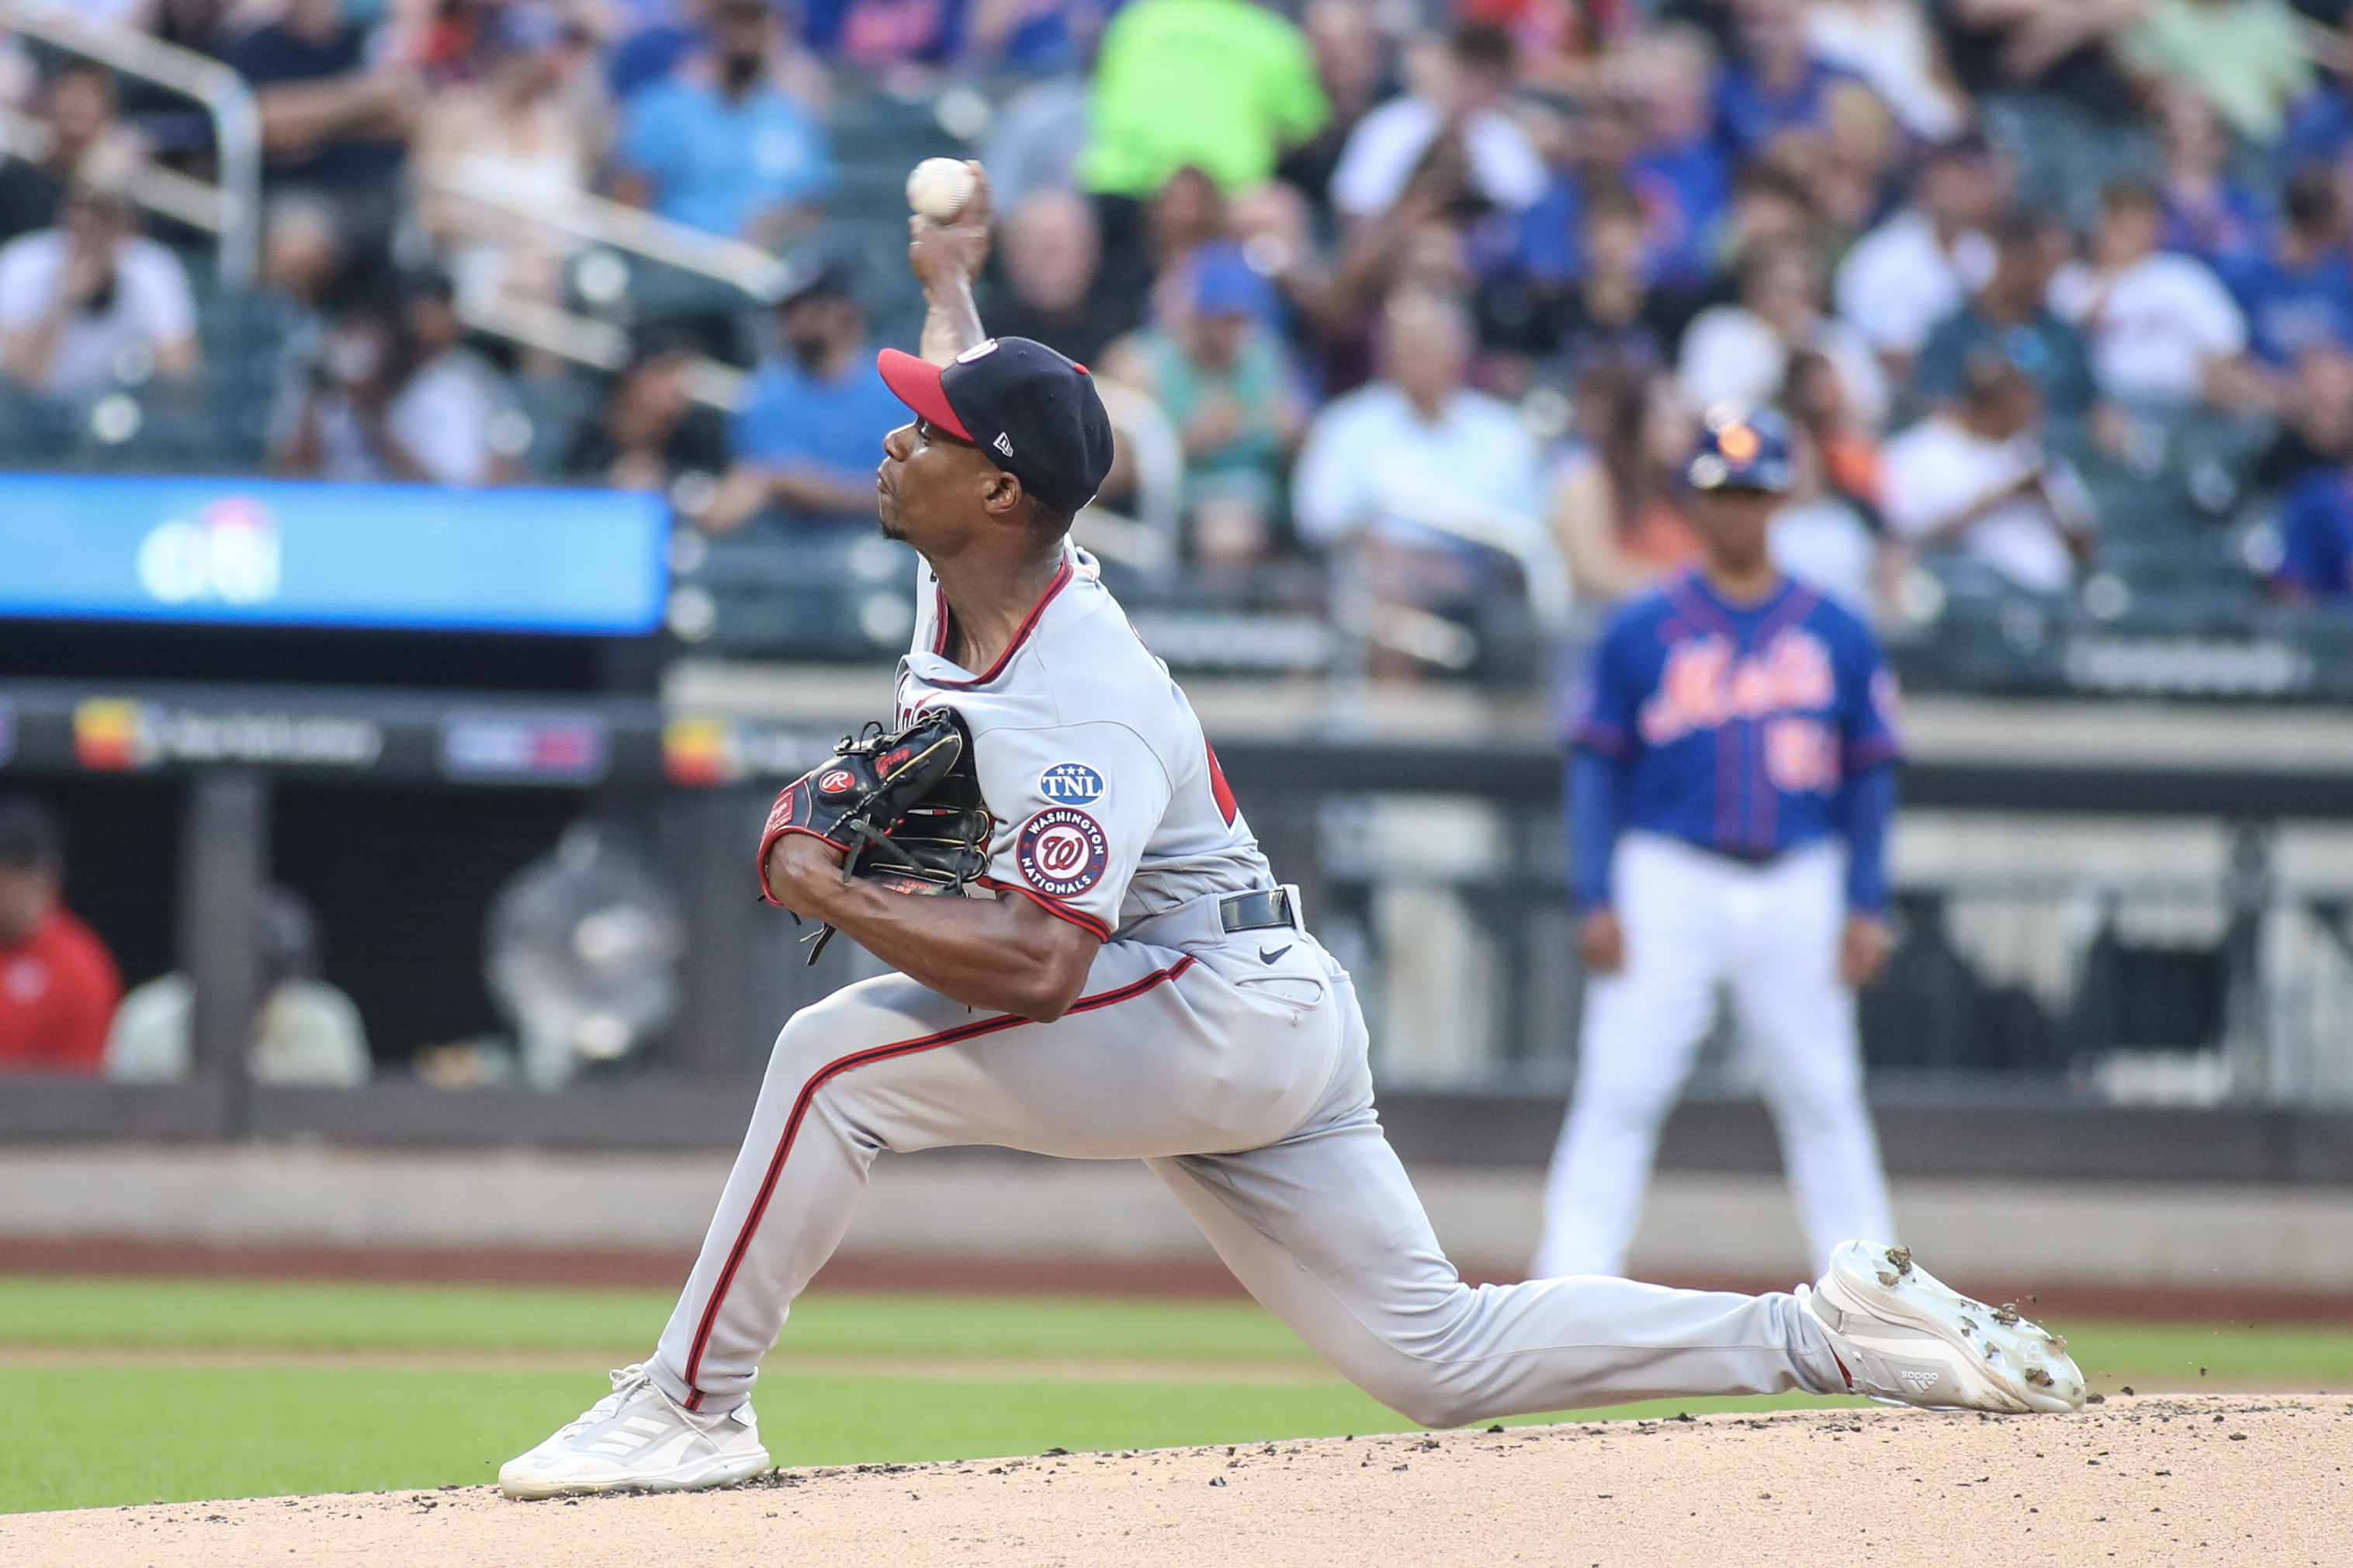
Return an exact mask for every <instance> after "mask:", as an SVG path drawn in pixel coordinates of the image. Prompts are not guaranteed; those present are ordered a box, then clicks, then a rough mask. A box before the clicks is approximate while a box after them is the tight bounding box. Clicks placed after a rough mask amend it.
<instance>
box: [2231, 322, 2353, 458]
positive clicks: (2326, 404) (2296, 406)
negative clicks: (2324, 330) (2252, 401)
mask: <svg viewBox="0 0 2353 1568" xmlns="http://www.w3.org/2000/svg"><path fill="white" fill-rule="evenodd" d="M2278 401H2279V431H2278V434H2276V435H2275V436H2274V437H2272V440H2271V444H2270V445H2269V446H2267V447H2264V449H2263V455H2262V456H2261V457H2260V458H2257V459H2256V460H2255V465H2254V470H2253V476H2252V477H2253V479H2254V482H2255V484H2256V486H2257V487H2258V488H2259V489H2264V490H2274V491H2275V490H2279V489H2284V488H2285V487H2287V486H2289V485H2291V484H2293V483H2294V482H2295V481H2296V480H2297V479H2302V478H2303V477H2304V476H2305V475H2306V474H2308V473H2310V472H2311V471H2312V470H2313V469H2315V468H2334V467H2336V466H2337V465H2338V464H2340V463H2347V462H2353V350H2348V349H2345V348H2343V347H2340V346H2338V345H2336V344H2333V343H2329V344H2323V345H2321V346H2319V347H2317V348H2311V349H2306V351H2305V352H2304V353H2301V354H2299V355H2297V356H2296V362H2295V369H2294V370H2293V371H2292V372H2290V373H2289V374H2288V377H2287V379H2286V382H2285V384H2284V388H2283V392H2282V395H2281V396H2280V398H2279V400H2278Z"/></svg>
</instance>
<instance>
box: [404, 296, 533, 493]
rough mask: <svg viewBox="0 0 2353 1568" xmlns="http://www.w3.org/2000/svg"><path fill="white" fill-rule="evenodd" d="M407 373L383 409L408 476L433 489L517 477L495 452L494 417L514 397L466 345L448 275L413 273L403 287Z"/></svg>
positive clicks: (496, 429) (506, 458)
mask: <svg viewBox="0 0 2353 1568" xmlns="http://www.w3.org/2000/svg"><path fill="white" fill-rule="evenodd" d="M400 327H401V332H400V337H401V341H402V343H403V346H404V350H405V355H404V357H405V358H406V361H407V374H406V378H405V379H404V380H403V382H402V383H401V384H400V387H399V390H398V391H397V392H396V393H395V394H394V395H393V398H392V401H391V403H390V405H388V406H387V408H386V410H385V423H386V428H387V430H388V432H389V433H390V435H391V436H392V437H393V439H394V441H395V442H396V443H397V445H398V448H399V450H400V451H401V452H402V453H404V454H405V455H406V458H408V466H409V467H411V468H413V469H414V470H415V471H414V472H413V473H410V474H405V475H402V476H400V477H403V478H417V479H425V480H426V481H427V482H428V483H431V484H437V485H490V484H503V483H507V482H510V481H512V479H514V478H515V477H516V471H515V466H514V462H513V459H512V456H511V455H509V454H507V453H505V452H501V450H500V449H499V441H500V437H501V430H500V422H499V416H500V415H501V414H502V413H505V412H507V411H508V410H510V409H511V408H512V405H513V398H512V394H511V393H510V391H509V389H508V387H507V385H506V383H505V380H504V378H503V377H501V375H500V374H499V373H498V371H497V370H496V369H495V368H494V367H492V365H491V363H490V362H489V361H487V360H485V359H484V358H482V356H481V355H480V354H478V353H475V352H474V351H473V350H472V349H470V348H468V347H467V346H466V345H465V343H464V342H463V341H462V340H463V338H464V335H465V334H464V329H463V327H462V326H461V325H460V324H459V320H458V310H457V294H456V289H455V287H454V286H453V285H452V284H451V282H450V280H449V279H448V275H447V274H445V273H442V272H439V271H437V270H430V269H427V270H423V271H419V272H417V273H413V274H411V275H410V277H409V278H408V279H406V283H405V285H404V287H403V289H402V298H401V310H400Z"/></svg>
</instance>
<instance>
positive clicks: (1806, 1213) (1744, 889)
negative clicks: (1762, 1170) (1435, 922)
mask: <svg viewBox="0 0 2353 1568" xmlns="http://www.w3.org/2000/svg"><path fill="white" fill-rule="evenodd" d="M1843 872H1844V861H1843V859H1842V857H1841V854H1840V851H1839V850H1838V848H1837V847H1835V846H1834V845H1831V844H1828V843H1825V844H1820V845H1815V846H1811V847H1808V848H1804V849H1799V850H1795V851H1792V852H1791V853H1789V854H1788V855H1785V856H1783V857H1782V858H1779V859H1778V860H1776V861H1774V862H1772V863H1771V864H1769V865H1766V866H1761V867H1749V866H1744V865H1741V864H1740V863H1738V862H1737V861H1733V860H1727V859H1725V858H1723V857H1721V856H1716V855H1710V854H1708V853H1706V852H1705V851H1704V850H1701V849H1696V848H1694V847H1692V846H1690V845H1688V844H1684V843H1682V842H1681V841H1679V840H1676V839H1672V838H1667V837H1661V836H1658V835H1654V834H1647V833H1629V834H1627V835H1626V836H1624V837H1622V838H1620V840H1619V843H1618V851H1617V858H1616V861H1615V863H1614V864H1613V866H1612V868H1611V879H1612V882H1613V885H1614V887H1615V889H1616V894H1615V898H1614V900H1613V903H1614V907H1615V908H1616V910H1617V911H1618V920H1619V923H1620V927H1621V928H1622V929H1623V931H1624V932H1625V937H1626V966H1625V968H1624V969H1622V970H1620V972H1619V973H1616V974H1608V975H1595V976H1594V977H1593V979H1592V981H1591V982H1590V984H1588V986H1587V988H1586V993H1585V1023H1584V1029H1583V1032H1582V1034H1581V1035H1580V1036H1579V1038H1578V1047H1577V1088H1576V1095H1575V1098H1574V1099H1573V1100H1572V1101H1571V1102H1570V1107H1569V1113H1568V1121H1567V1124H1566V1125H1565V1126H1564V1127H1563V1128H1562V1129H1561V1135H1560V1144H1559V1147H1558V1148H1557V1149H1556V1150H1555V1152H1554V1153H1553V1162H1552V1171H1551V1173H1550V1175H1549V1177H1548V1178H1547V1180H1546V1184H1545V1221H1544V1240H1543V1243H1542V1245H1541V1246H1540V1247H1538V1249H1537V1252H1536V1257H1535V1262H1534V1263H1533V1264H1532V1265H1531V1266H1530V1268H1529V1273H1530V1274H1531V1275H1532V1276H1534V1277H1535V1278H1537V1279H1553V1278H1557V1277H1560V1276H1564V1275H1572V1274H1622V1273H1624V1272H1625V1270H1626V1249H1627V1247H1628V1246H1629V1245H1630V1243H1631V1242H1632V1241H1633V1238H1634V1227H1635V1224H1636V1222H1637V1221H1638V1220H1639V1219H1640V1218H1641V1212H1642V1194H1643V1192H1644V1190H1645V1189H1646V1188H1648V1187H1649V1185H1650V1182H1651V1163H1652V1162H1653V1161H1654V1160H1655V1159H1656V1158H1657V1155H1658V1150H1659V1128H1660V1126H1661V1124H1662V1123H1663V1122H1664V1121H1666V1119H1667V1112H1668V1111H1669V1110H1672V1109H1673V1108H1674V1103H1675V1097H1676V1095H1677V1094H1679V1093H1680V1092H1681V1091H1682V1089H1683V1079H1686V1078H1688V1077H1689V1076H1691V1069H1692V1063H1693V1061H1694V1059H1695V1058H1697V1056H1698V1054H1699V1047H1700V1042H1701V1041H1702V1040H1703V1039H1704V1037H1706V1034H1707V1029H1708V1025H1709V1024H1710V1023H1711V1022H1712V1021H1713V1020H1714V1018H1715V988H1716V986H1717V985H1718V984H1728V985H1730V987H1731V989H1732V997H1733V1003H1734V1008H1735V1011H1736V1015H1737V1016H1738V1019H1739V1022H1740V1025H1741V1027H1742V1029H1743V1031H1744V1033H1745V1037H1746V1039H1747V1040H1748V1042H1749V1043H1750V1045H1751V1046H1752V1047H1753V1048H1754V1049H1755V1050H1756V1052H1757V1056H1758V1058H1760V1065H1761V1066H1762V1068H1764V1073H1765V1080H1764V1091H1765V1103H1766V1105H1767V1107H1768V1108H1769V1109H1770V1110H1772V1113H1773V1121H1774V1124H1775V1125H1776V1127H1778V1129H1779V1131H1780V1134H1781V1160H1782V1163H1783V1164H1784V1165H1786V1166H1787V1167H1788V1172H1789V1185H1790V1189H1791V1191H1792V1193H1793V1194H1794V1195H1795V1197H1796V1198H1797V1203H1798V1215H1799V1220H1800V1222H1801V1223H1802V1224H1803V1225H1804V1226H1805V1231H1806V1241H1807V1244H1808V1246H1809V1247H1811V1249H1812V1251H1813V1256H1814V1264H1815V1267H1816V1268H1817V1270H1820V1269H1822V1268H1828V1267H1829V1264H1830V1255H1831V1248H1832V1247H1836V1246H1838V1245H1839V1244H1840V1243H1841V1242H1842V1241H1856V1240H1862V1241H1882V1242H1889V1241H1894V1239H1895V1226H1894V1218H1893V1216H1892V1215H1890V1213H1889V1210H1888V1204H1887V1178H1886V1176H1885V1174H1884V1173H1883V1172H1882V1170H1881V1169H1880V1163H1879V1141H1878V1138H1877V1136H1876V1135H1875V1134H1874V1133H1873V1130H1872V1125H1871V1114H1870V1111H1869V1110H1868V1108H1867V1107H1866V1106H1865V1105H1864V1103H1863V1098H1862V1042H1861V1040H1860V1038H1859V1037H1858V1036H1857V1035H1856V1032H1855V1021H1854V993H1853V992H1852V990H1850V989H1849V988H1848V987H1847V986H1846V984H1844V983H1843V982H1842V981H1841V980H1840V978H1839V973H1838V962H1839V942H1840V932H1841V929H1842V928H1843V926H1844V924H1845V921H1846V894H1845V890H1844V889H1843V887H1842V886H1841V883H1842V881H1843Z"/></svg>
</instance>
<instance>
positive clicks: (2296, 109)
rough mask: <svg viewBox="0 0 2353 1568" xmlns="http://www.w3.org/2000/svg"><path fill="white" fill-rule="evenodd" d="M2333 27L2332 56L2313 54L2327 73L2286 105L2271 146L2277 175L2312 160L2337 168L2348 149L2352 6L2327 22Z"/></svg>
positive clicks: (2352, 123)
mask: <svg viewBox="0 0 2353 1568" xmlns="http://www.w3.org/2000/svg"><path fill="white" fill-rule="evenodd" d="M2316 20H2321V21H2324V22H2325V23H2327V24H2328V25H2332V26H2336V27H2337V40H2336V48H2335V50H2334V51H2333V54H2334V58H2333V59H2331V58H2330V57H2329V55H2327V54H2321V53H2320V52H2319V51H2316V54H2319V58H2321V60H2322V62H2323V63H2324V64H2327V65H2328V67H2329V69H2328V73H2327V75H2326V76H2323V77H2322V78H2321V79H2319V80H2318V81H2316V82H2315V83H2314V84H2313V86H2312V88H2311V89H2310V90H2309V91H2307V92H2306V94H2305V95H2304V96H2303V97H2302V98H2301V99H2298V100H2296V101H2295V103H2294V104H2292V105H2290V106H2289V108H2288V115H2287V124H2286V125H2285V126H2284V128H2283V129H2282V130H2281V132H2280V139H2279V145H2278V146H2277V147H2276V148H2274V150H2273V163H2274V167H2275V168H2277V169H2278V171H2279V172H2280V174H2283V175H2288V174H2295V173H2297V172H2298V171H2299V170H2304V169H2309V168H2311V167H2313V166H2314V165H2316V164H2323V163H2325V164H2327V165H2330V166H2332V167H2336V168H2339V169H2341V168H2342V167H2343V166H2344V164H2345V163H2346V158H2347V154H2348V153H2353V6H2348V7H2346V9H2345V13H2344V15H2343V16H2339V17H2337V18H2335V19H2334V20H2333V22H2331V21H2329V19H2327V18H2316Z"/></svg>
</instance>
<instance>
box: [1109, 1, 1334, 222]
mask: <svg viewBox="0 0 2353 1568" xmlns="http://www.w3.org/2000/svg"><path fill="white" fill-rule="evenodd" d="M1092 110H1093V116H1094V124H1093V140H1092V142H1090V143H1089V145H1088V147H1087V152H1086V155H1085V156H1084V157H1083V158H1082V159H1081V160H1080V169H1081V174H1082V183H1083V184H1085V185H1086V187H1087V189H1089V190H1091V191H1094V192H1096V193H1098V194H1100V195H1106V196H1112V197H1124V198H1125V199H1127V200H1129V201H1132V202H1142V201H1145V200H1147V199H1149V198H1150V197H1151V196H1152V195H1155V193H1156V192H1158V191H1159V189H1160V187H1161V186H1162V185H1164V184H1166V183H1167V181H1168V177H1169V176H1170V175H1172V174H1175V173H1176V171H1177V170H1179V169H1182V168H1187V167H1193V168H1198V169H1200V170H1202V171H1203V172H1204V173H1206V174H1208V176H1209V177H1210V179H1211V180H1213V181H1214V182H1216V184H1218V185H1219V187H1220V188H1222V189H1224V190H1228V191H1244V190H1249V189H1250V188H1251V187H1253V186H1255V185H1257V184H1259V183H1260V182H1261V181H1263V180H1264V179H1266V178H1267V177H1268V176H1269V175H1270V174H1273V173H1274V167H1275V163H1276V161H1277V159H1279V158H1280V157H1281V156H1282V153H1283V151H1284V149H1286V148H1289V147H1293V146H1296V145H1298V144H1300V143H1302V142H1306V141H1307V140H1308V139H1309V138H1311V137H1313V136H1314V134H1315V133H1316V132H1318V131H1321V130H1322V129H1323V128H1324V121H1326V120H1327V119H1329V118H1330V115H1331V106H1330V105H1329V104H1327V103H1326V102H1325V101H1324V89H1323V86H1322V84H1321V83H1319V82H1318V81H1317V79H1316V75H1315V59H1314V54H1313V52H1312V51H1310V50H1309V48H1308V47H1307V40H1306V38H1305V37H1304V36H1303V35H1302V34H1301V32H1300V31H1299V29H1298V28H1297V27H1295V26H1292V24H1291V23H1290V22H1288V21H1286V20H1284V19H1283V17H1282V16H1280V15H1278V14H1277V13H1275V12H1273V11H1271V10H1269V9H1266V8H1263V7H1261V6H1259V5H1253V4H1251V0H1135V3H1134V4H1133V5H1127V6H1125V7H1124V8H1123V9H1122V10H1121V11H1120V13H1119V15H1118V16H1115V17H1113V19H1112V24H1111V26H1110V27H1109V28H1107V29H1106V30H1105V31H1104V34H1103V50H1102V53H1101V54H1100V55H1099V56H1098V57H1097V58H1096V61H1095V80H1094V99H1093V104H1092Z"/></svg>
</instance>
